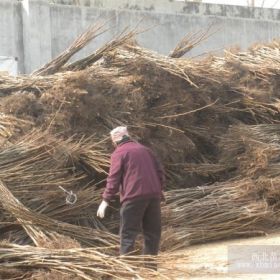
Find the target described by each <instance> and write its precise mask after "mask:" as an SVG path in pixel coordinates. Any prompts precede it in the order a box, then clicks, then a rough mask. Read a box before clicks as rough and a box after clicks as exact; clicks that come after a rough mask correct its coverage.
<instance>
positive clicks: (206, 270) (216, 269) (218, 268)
mask: <svg viewBox="0 0 280 280" xmlns="http://www.w3.org/2000/svg"><path fill="white" fill-rule="evenodd" d="M279 244H280V234H279V233H278V234H271V235H269V236H263V237H255V238H247V239H236V240H229V241H222V242H213V243H210V244H206V245H197V246H192V247H190V248H189V249H187V250H185V251H184V252H183V253H186V254H188V255H189V256H190V260H189V263H188V264H187V265H182V266H181V265H180V269H181V271H182V273H181V275H180V276H178V278H176V279H177V280H183V279H188V280H206V279H225V280H230V279H232V280H233V279H234V280H236V279H244V280H245V279H246V280H263V279H269V280H274V279H280V274H232V273H229V272H228V256H227V254H228V246H229V245H279Z"/></svg>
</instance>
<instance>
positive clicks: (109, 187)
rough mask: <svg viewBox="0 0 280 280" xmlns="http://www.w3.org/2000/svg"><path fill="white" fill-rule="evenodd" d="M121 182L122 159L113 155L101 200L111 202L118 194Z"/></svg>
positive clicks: (117, 155)
mask: <svg viewBox="0 0 280 280" xmlns="http://www.w3.org/2000/svg"><path fill="white" fill-rule="evenodd" d="M121 180H122V157H121V155H120V154H116V153H113V154H112V156H111V163H110V171H109V175H108V177H107V184H106V188H105V190H104V192H103V195H102V197H103V199H104V200H105V201H107V202H109V201H110V200H112V199H113V198H114V197H115V196H116V194H117V193H118V192H119V189H120V184H121Z"/></svg>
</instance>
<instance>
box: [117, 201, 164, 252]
mask: <svg viewBox="0 0 280 280" xmlns="http://www.w3.org/2000/svg"><path fill="white" fill-rule="evenodd" d="M120 216H121V225H120V238H121V244H120V254H121V255H125V254H128V253H131V252H132V251H134V243H135V240H136V237H137V235H138V234H139V233H140V232H143V235H144V249H143V254H144V255H157V254H158V251H159V243H160V235H161V213H160V198H148V199H137V200H133V201H129V202H125V203H124V204H123V205H122V207H121V211H120Z"/></svg>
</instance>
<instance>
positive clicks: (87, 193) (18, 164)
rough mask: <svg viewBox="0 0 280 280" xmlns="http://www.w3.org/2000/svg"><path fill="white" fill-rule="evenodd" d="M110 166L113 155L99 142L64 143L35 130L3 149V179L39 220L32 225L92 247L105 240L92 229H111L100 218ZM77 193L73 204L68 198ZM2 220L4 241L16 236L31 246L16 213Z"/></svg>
mask: <svg viewBox="0 0 280 280" xmlns="http://www.w3.org/2000/svg"><path fill="white" fill-rule="evenodd" d="M108 165H109V161H108V156H107V154H106V153H104V150H103V149H102V146H101V143H96V142H94V139H92V138H91V139H86V138H85V139H74V137H73V138H69V139H68V140H63V139H61V138H59V135H57V136H54V135H51V134H49V132H48V131H44V132H43V131H41V130H34V131H33V132H32V133H29V134H27V135H25V136H24V137H22V138H20V139H19V140H18V141H16V142H15V143H9V145H6V146H3V147H2V148H1V149H0V170H1V171H0V178H1V180H3V181H4V182H5V183H6V184H7V185H8V186H9V189H10V190H11V191H12V192H13V193H14V194H15V195H16V197H18V198H19V199H20V201H22V202H23V203H24V204H25V205H26V206H27V207H29V208H30V209H32V210H33V211H35V212H36V213H37V214H38V215H39V217H38V218H36V216H31V217H30V223H32V222H33V223H36V220H37V221H38V223H40V224H41V225H43V226H46V227H50V228H54V229H55V228H57V231H58V232H61V233H65V232H69V234H68V235H70V236H72V237H73V236H74V237H75V236H76V235H77V236H78V237H77V239H78V240H81V242H82V243H83V242H84V243H88V244H94V243H96V242H95V240H96V238H97V239H98V238H99V236H98V234H97V235H95V234H93V233H92V231H91V228H95V229H98V230H100V229H103V230H106V227H105V226H104V225H103V224H102V223H101V222H100V221H99V220H98V219H96V218H95V213H96V209H97V206H98V204H99V200H100V190H98V187H97V185H98V184H100V181H102V180H104V178H105V176H106V174H107V170H108ZM66 192H67V193H66ZM71 193H74V194H76V196H77V202H76V203H75V204H73V205H71V204H69V201H70V203H71V197H70V200H69V198H67V196H68V195H69V194H71ZM81 213H83V215H81ZM40 215H43V216H42V217H41V216H40ZM32 217H33V218H32ZM0 219H1V237H2V238H5V237H6V238H7V237H8V236H9V235H11V233H12V239H13V240H14V241H15V242H18V243H25V242H28V240H26V235H25V234H24V232H23V231H22V230H21V228H20V227H19V225H18V223H17V222H16V221H14V219H13V218H12V217H10V211H9V212H5V211H1V215H0ZM60 223H61V225H60V226H59V224H60ZM108 226H109V228H110V223H108ZM113 226H114V225H113ZM110 229H111V230H112V228H110ZM114 241H116V239H114Z"/></svg>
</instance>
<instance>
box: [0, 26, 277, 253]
mask: <svg viewBox="0 0 280 280" xmlns="http://www.w3.org/2000/svg"><path fill="white" fill-rule="evenodd" d="M134 34H135V32H130V31H128V30H126V31H125V32H124V33H122V34H120V35H119V36H117V37H116V38H114V39H113V40H112V41H110V42H109V43H107V44H105V45H104V46H103V47H101V48H100V49H98V50H97V51H96V52H95V53H93V54H92V55H90V56H89V57H87V58H85V59H82V60H78V61H76V62H74V63H72V64H67V60H68V59H69V58H70V56H68V53H67V52H66V53H64V54H62V55H61V56H60V57H59V58H58V59H56V60H54V61H53V62H51V63H50V64H48V65H46V66H45V67H43V68H42V69H40V70H38V71H37V74H38V75H37V76H36V75H31V76H25V77H18V78H15V79H12V78H7V79H6V78H3V77H1V79H2V80H1V82H0V91H1V92H2V93H4V95H5V94H6V95H5V96H3V97H1V98H0V108H1V111H2V112H4V113H5V114H6V115H8V116H13V117H16V118H19V119H22V120H24V121H30V122H32V123H34V126H35V127H36V128H37V129H38V128H41V129H42V130H46V133H42V130H41V131H40V133H38V130H37V132H36V133H35V132H30V128H29V129H28V128H27V129H25V130H23V131H22V135H16V136H15V138H13V139H10V138H9V136H8V138H9V139H10V140H11V143H10V144H9V145H8V146H5V147H3V148H1V150H0V179H1V180H3V181H4V182H5V183H6V184H7V186H8V187H9V189H10V190H11V192H12V193H13V194H14V195H15V196H16V197H18V198H19V199H20V201H22V203H23V204H24V205H26V206H27V207H28V208H29V209H30V210H32V211H33V212H32V213H33V214H32V215H31V216H30V219H29V220H30V221H31V220H34V222H36V224H37V226H40V227H44V226H45V227H46V228H49V229H50V230H54V227H55V225H56V224H57V223H58V222H57V221H59V223H62V227H58V229H59V233H60V234H64V235H67V236H70V237H72V238H76V239H77V240H78V241H79V242H80V243H82V244H91V245H96V242H95V241H94V242H93V241H92V240H93V239H94V238H93V239H91V238H90V237H89V236H90V232H89V231H88V227H94V228H95V229H96V230H100V229H104V230H109V231H115V230H116V229H117V224H118V219H117V218H114V219H113V220H110V221H105V222H104V223H102V224H101V223H100V221H98V220H96V218H94V216H95V212H96V208H97V205H98V204H97V203H99V201H100V190H97V189H96V185H97V184H99V186H104V183H103V181H102V180H103V179H104V178H105V176H106V171H107V170H108V169H107V168H108V164H109V162H108V156H107V154H108V153H109V152H110V151H111V149H110V148H109V141H107V140H108V139H107V140H104V142H102V143H100V142H98V143H94V141H93V139H92V138H88V137H90V136H91V135H92V134H95V136H96V138H97V139H104V136H105V135H108V132H109V131H110V130H111V129H112V128H113V127H114V126H116V125H128V126H129V129H130V131H131V134H132V135H133V136H135V137H136V139H137V140H139V141H141V142H142V143H144V144H147V145H149V146H151V147H152V148H153V149H154V150H155V151H156V152H157V153H158V154H160V155H161V158H162V160H163V162H164V164H165V166H166V170H167V175H168V179H169V180H168V188H170V189H175V188H176V189H177V188H179V187H184V188H185V187H190V188H189V189H184V190H172V191H170V192H168V193H167V206H166V207H165V208H164V213H165V215H166V219H165V222H164V223H165V225H164V228H165V232H166V234H168V232H170V230H169V228H170V226H173V227H174V228H175V229H176V233H175V234H174V236H175V238H174V242H175V243H174V247H173V248H178V247H180V246H185V245H187V244H191V243H197V242H202V241H209V240H214V239H221V238H229V237H234V236H240V235H246V236H247V235H250V234H252V233H253V234H259V233H264V232H266V230H267V226H266V225H268V224H269V226H271V225H272V226H274V224H275V219H276V220H277V217H278V199H275V201H273V196H274V195H275V194H276V193H277V192H276V190H274V188H273V182H275V183H277V182H278V181H277V180H278V173H277V172H278V170H277V167H278V166H277V164H278V161H277V160H278V158H277V156H276V154H277V153H278V146H277V143H274V142H276V141H274V142H273V143H272V142H271V140H269V139H268V138H267V139H266V138H265V136H264V135H266V134H267V133H268V129H271V133H270V136H269V137H270V139H278V138H277V137H276V136H275V135H277V132H276V130H277V123H279V120H280V114H279V108H280V107H279V101H278V99H277V98H278V95H279V86H280V85H279V74H280V73H279V63H280V61H279V58H278V54H279V49H280V45H279V42H277V41H275V42H273V43H272V44H271V45H267V46H256V47H254V48H252V49H251V50H249V51H248V52H239V53H234V52H230V51H228V52H226V54H225V56H224V57H207V58H203V59H201V60H192V59H186V58H177V57H178V56H181V54H178V55H171V56H169V57H167V56H163V55H159V54H157V53H155V52H152V51H150V50H147V49H144V48H142V47H140V46H138V45H137V44H136V43H132V42H131V40H132V39H133V35H134ZM91 37H92V36H90V38H91ZM93 37H94V36H93ZM202 39H203V36H202V37H201V40H202ZM81 43H83V42H81V41H80V40H78V41H76V42H75V43H74V45H72V46H71V47H70V50H71V53H74V52H75V51H76V50H77V49H79V48H80V46H81V45H79V44H81ZM76 44H78V45H76ZM175 50H176V49H175ZM180 50H182V52H184V51H186V50H187V48H184V47H183V45H180V46H179V47H178V49H177V51H178V52H179V53H180ZM68 70H71V71H68ZM56 71H58V72H56ZM55 72H56V73H55ZM39 73H41V74H42V75H44V76H39ZM49 73H54V74H53V75H46V74H49ZM19 100H20V102H19ZM242 125H243V127H244V128H242ZM230 126H233V128H232V129H230V130H229V127H230ZM268 127H269V128H268ZM273 127H274V129H272V128H273ZM235 131H237V132H235ZM26 133H27V136H24V135H25V134H26ZM73 135H74V136H73ZM76 135H85V136H84V137H85V138H82V139H79V138H78V137H77V136H76ZM225 135H226V137H225ZM260 135H262V137H261V139H263V140H262V141H261V144H258V145H255V143H257V142H258V141H259V138H260ZM275 137H276V138H275ZM224 138H225V139H224ZM221 139H224V140H222V141H221ZM244 139H245V140H244ZM92 143H94V144H92ZM101 144H102V146H103V145H104V148H105V151H104V150H103V149H101V150H100V149H99V148H98V147H99V145H101ZM252 144H253V145H252ZM251 148H252V149H251ZM257 148H259V149H260V152H258V150H257ZM252 155H254V162H253V164H252V163H251V162H250V161H252ZM263 172H265V176H262V177H261V176H260V174H263ZM229 179H231V180H229ZM227 180H229V181H227ZM269 180H270V182H272V183H270V184H269ZM271 180H272V181H271ZM215 182H218V183H216V184H212V183H215ZM209 184H212V185H210V186H209ZM198 185H206V186H205V187H196V186H198ZM59 186H62V187H63V188H65V189H67V190H68V191H70V190H72V191H74V192H77V194H78V202H77V203H76V204H75V205H74V206H71V207H69V205H67V206H66V205H65V203H64V199H62V195H63V193H62V192H61V189H59ZM262 186H265V187H263V188H262ZM264 193H265V194H266V196H263V194H264ZM81 211H82V212H83V217H82V218H81V217H80V216H81ZM35 214H36V215H35ZM9 215H10V214H9V211H8V212H7V211H6V214H3V215H2V216H3V219H2V221H3V223H6V224H4V225H5V227H6V228H5V229H4V228H2V229H3V231H2V230H1V232H4V233H5V232H10V228H9V226H10V225H11V224H12V225H13V226H14V225H16V223H18V220H15V218H13V217H15V216H13V217H11V216H9ZM113 217H115V216H114V215H113ZM66 224H67V225H66ZM77 224H79V225H82V226H83V227H78V226H76V225H77ZM85 228H86V229H85ZM16 230H18V229H16ZM77 232H78V233H77ZM98 234H99V233H98ZM13 236H14V237H15V240H16V241H19V240H21V241H22V240H23V238H22V233H21V234H20V235H17V234H14V232H13ZM114 238H115V236H114V237H112V239H114ZM164 240H165V241H164V243H163V246H165V247H169V246H168V245H166V244H168V242H171V240H170V238H169V237H168V236H166V238H165V239H164ZM114 242H115V239H114V241H113V242H112V243H114ZM22 243H23V242H22ZM180 244H181V245H180ZM177 245H178V246H177Z"/></svg>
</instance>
